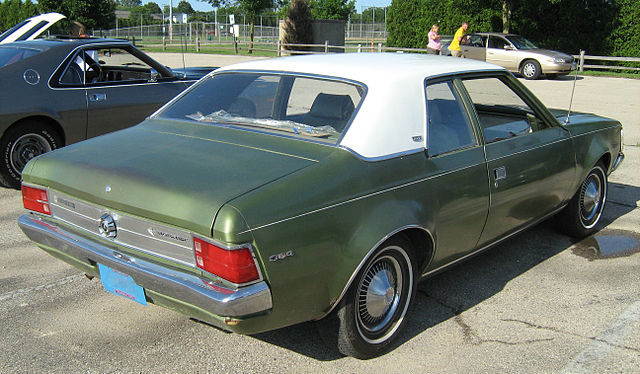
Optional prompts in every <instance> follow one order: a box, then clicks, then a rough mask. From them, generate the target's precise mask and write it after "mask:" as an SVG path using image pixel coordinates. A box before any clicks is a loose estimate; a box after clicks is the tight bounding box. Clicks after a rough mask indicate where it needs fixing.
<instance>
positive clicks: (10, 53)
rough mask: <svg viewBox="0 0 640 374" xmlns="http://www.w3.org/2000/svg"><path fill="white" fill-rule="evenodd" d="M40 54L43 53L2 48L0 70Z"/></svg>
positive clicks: (19, 48) (32, 50)
mask: <svg viewBox="0 0 640 374" xmlns="http://www.w3.org/2000/svg"><path fill="white" fill-rule="evenodd" d="M40 52H42V51H40V50H38V49H32V48H22V47H0V68H3V67H5V66H7V65H11V64H13V63H15V62H18V61H20V60H24V59H25V58H28V57H31V56H34V55H37V54H38V53H40Z"/></svg>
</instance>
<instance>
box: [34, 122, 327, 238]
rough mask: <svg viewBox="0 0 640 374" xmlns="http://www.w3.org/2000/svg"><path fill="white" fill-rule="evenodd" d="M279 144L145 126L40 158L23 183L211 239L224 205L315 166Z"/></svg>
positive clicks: (194, 128) (189, 128)
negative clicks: (217, 214)
mask: <svg viewBox="0 0 640 374" xmlns="http://www.w3.org/2000/svg"><path fill="white" fill-rule="evenodd" d="M257 137H262V139H259V138H257ZM265 138H267V141H265ZM274 138H275V140H274ZM277 138H278V137H274V136H268V135H264V134H252V133H251V132H248V131H241V130H233V129H227V128H221V127H217V126H210V125H199V124H189V123H171V122H166V121H155V120H147V121H145V122H143V123H142V124H140V125H138V126H136V127H132V128H129V129H126V130H123V131H119V132H115V133H111V134H108V135H104V136H101V137H97V138H93V139H90V140H87V141H83V142H80V143H76V144H73V145H70V146H68V147H65V148H61V149H59V150H56V151H53V152H50V153H46V154H44V155H42V156H40V157H37V158H35V159H33V160H32V161H31V162H30V163H29V164H28V165H27V167H26V168H25V169H24V172H23V181H24V182H25V183H31V184H37V185H41V186H47V187H51V188H53V189H56V190H58V191H61V192H63V193H66V194H69V195H71V196H74V197H77V198H80V199H83V200H86V201H88V202H90V203H93V204H98V205H102V206H105V207H107V208H108V209H113V210H116V211H121V212H125V213H128V214H132V215H137V216H141V217H145V218H150V219H153V220H156V221H159V222H164V223H167V224H170V225H175V226H178V227H181V228H184V229H188V230H191V231H193V232H197V233H200V234H202V235H211V228H212V224H213V220H214V218H215V215H216V213H217V212H218V210H219V209H220V208H221V207H222V205H223V204H225V202H227V201H229V200H231V199H233V198H235V197H238V196H240V195H242V194H244V193H246V192H248V191H251V190H253V189H256V188H258V187H260V186H262V185H264V184H267V183H269V182H271V181H273V180H276V179H278V178H280V177H282V176H284V175H287V174H290V173H293V172H295V171H296V170H299V169H301V168H304V167H306V166H308V165H311V164H313V163H315V162H316V160H315V159H313V158H311V157H308V156H309V155H304V154H303V155H299V154H295V153H304V152H300V150H302V149H304V148H300V143H306V142H301V141H295V140H291V139H280V140H278V139H277ZM259 140H262V141H261V142H259ZM278 141H279V142H280V143H279V144H273V143H274V142H276V143H277V142H278ZM265 143H266V145H265ZM257 144H262V147H258V146H257ZM307 144H308V143H307ZM287 145H289V147H288V148H287ZM276 147H279V148H276ZM312 148H313V147H312ZM323 148H327V147H323ZM276 149H277V150H276ZM311 156H313V154H312V155H311Z"/></svg>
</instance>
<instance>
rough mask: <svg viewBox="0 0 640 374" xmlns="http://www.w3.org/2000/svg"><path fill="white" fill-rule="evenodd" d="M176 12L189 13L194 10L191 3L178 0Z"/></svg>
mask: <svg viewBox="0 0 640 374" xmlns="http://www.w3.org/2000/svg"><path fill="white" fill-rule="evenodd" d="M176 12H178V13H185V14H189V15H191V14H193V13H195V12H196V11H195V10H193V8H192V7H191V4H190V3H189V2H188V1H186V0H180V2H179V3H178V7H177V8H176Z"/></svg>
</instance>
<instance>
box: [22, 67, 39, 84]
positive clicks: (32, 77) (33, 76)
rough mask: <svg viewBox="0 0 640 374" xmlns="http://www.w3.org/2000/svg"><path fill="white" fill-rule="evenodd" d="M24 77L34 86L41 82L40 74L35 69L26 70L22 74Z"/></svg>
mask: <svg viewBox="0 0 640 374" xmlns="http://www.w3.org/2000/svg"><path fill="white" fill-rule="evenodd" d="M22 77H23V78H24V81H25V82H27V83H29V84H30V85H32V86H35V85H36V84H38V83H40V74H38V72H37V71H35V70H33V69H27V70H25V71H24V74H22Z"/></svg>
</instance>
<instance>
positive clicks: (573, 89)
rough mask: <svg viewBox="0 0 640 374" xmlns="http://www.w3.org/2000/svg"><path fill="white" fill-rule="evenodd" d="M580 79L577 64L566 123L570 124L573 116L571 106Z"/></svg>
mask: <svg viewBox="0 0 640 374" xmlns="http://www.w3.org/2000/svg"><path fill="white" fill-rule="evenodd" d="M580 54H581V55H582V50H580ZM577 80H578V67H577V66H576V73H575V74H574V75H573V88H572V89H571V99H569V110H568V111H567V118H565V119H564V124H565V125H568V124H569V122H571V121H570V119H569V117H570V116H571V106H572V105H573V93H574V92H575V91H576V81H577Z"/></svg>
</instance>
